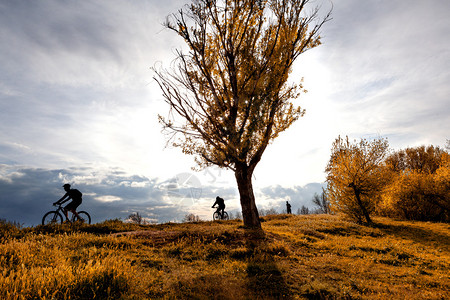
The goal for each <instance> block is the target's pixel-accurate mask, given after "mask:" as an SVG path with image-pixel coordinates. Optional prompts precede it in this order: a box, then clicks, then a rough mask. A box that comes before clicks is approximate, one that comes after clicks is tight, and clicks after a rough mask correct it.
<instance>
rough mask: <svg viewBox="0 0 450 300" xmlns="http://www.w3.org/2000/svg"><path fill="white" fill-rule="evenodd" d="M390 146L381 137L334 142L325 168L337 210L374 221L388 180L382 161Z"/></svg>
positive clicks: (357, 219) (360, 220) (330, 198)
mask: <svg viewBox="0 0 450 300" xmlns="http://www.w3.org/2000/svg"><path fill="white" fill-rule="evenodd" d="M388 147H389V144H388V142H387V140H385V139H381V138H379V139H375V140H373V141H371V142H369V141H367V140H365V139H361V141H360V142H359V143H357V142H355V143H350V142H349V140H348V137H347V138H346V139H345V140H344V139H342V138H341V137H338V138H337V139H336V140H335V141H334V143H333V147H332V149H331V158H330V161H329V162H328V165H327V168H326V170H325V171H326V173H327V183H328V188H327V194H328V197H329V200H330V202H331V203H332V207H333V208H334V209H336V210H338V211H341V212H344V213H346V214H347V215H348V216H350V217H352V218H353V219H355V220H356V221H358V222H362V220H363V218H364V219H365V220H366V222H367V223H371V222H372V220H371V218H370V214H371V213H372V212H373V211H374V210H375V208H376V203H377V202H378V201H379V199H380V197H381V193H382V190H383V187H384V186H385V185H386V182H387V177H386V172H385V169H384V168H383V165H382V163H383V161H384V159H385V157H386V155H387V154H388Z"/></svg>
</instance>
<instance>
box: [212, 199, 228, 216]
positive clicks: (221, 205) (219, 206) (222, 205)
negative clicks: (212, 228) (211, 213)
mask: <svg viewBox="0 0 450 300" xmlns="http://www.w3.org/2000/svg"><path fill="white" fill-rule="evenodd" d="M216 205H217V210H216V212H218V213H220V216H221V217H220V218H221V219H223V211H224V210H225V200H223V199H222V198H220V197H219V196H217V197H216V202H214V204H213V206H211V208H214V206H216Z"/></svg>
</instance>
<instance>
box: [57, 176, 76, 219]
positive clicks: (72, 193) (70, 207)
mask: <svg viewBox="0 0 450 300" xmlns="http://www.w3.org/2000/svg"><path fill="white" fill-rule="evenodd" d="M63 188H64V190H65V191H66V193H65V194H64V196H62V198H61V199H59V200H58V201H56V202H55V203H53V205H57V204H63V203H65V202H67V201H69V200H70V199H72V201H71V202H70V203H69V204H67V205H66V206H65V207H64V215H65V216H66V221H69V216H68V214H67V212H68V211H70V212H71V213H73V214H74V215H75V216H76V217H77V218H78V220H82V218H81V217H80V216H79V215H78V213H77V211H76V209H77V207H78V206H80V204H81V202H83V199H82V198H81V197H82V195H83V194H82V193H81V192H80V191H79V190H77V189H71V188H70V184H68V183H66V184H65V185H63ZM66 198H67V199H66Z"/></svg>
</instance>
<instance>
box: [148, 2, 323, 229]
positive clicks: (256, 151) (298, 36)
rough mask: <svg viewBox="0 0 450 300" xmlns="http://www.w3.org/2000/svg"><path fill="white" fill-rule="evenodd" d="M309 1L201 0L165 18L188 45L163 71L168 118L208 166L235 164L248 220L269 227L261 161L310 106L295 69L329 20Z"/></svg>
mask: <svg viewBox="0 0 450 300" xmlns="http://www.w3.org/2000/svg"><path fill="white" fill-rule="evenodd" d="M308 2H310V1H309V0H236V1H225V0H222V1H221V0H196V1H194V2H193V3H192V4H191V5H189V6H187V8H186V9H184V10H180V11H179V13H178V14H175V15H172V16H171V18H168V20H167V22H166V23H165V26H166V27H167V28H168V29H170V30H173V31H174V32H175V33H176V34H178V35H179V36H180V37H182V38H183V40H184V41H185V42H186V44H187V46H188V50H187V51H188V52H187V53H184V52H182V51H181V50H179V51H177V56H178V61H177V62H178V64H177V68H176V69H174V70H172V71H167V70H160V71H159V70H155V73H156V76H155V79H156V81H157V82H158V84H159V86H160V87H161V90H162V92H163V96H164V98H165V100H166V102H167V103H168V104H169V106H170V109H171V114H170V117H169V118H164V117H160V121H161V122H162V124H163V125H164V128H165V129H166V130H167V132H168V133H169V134H170V137H171V138H173V139H174V140H173V141H174V143H173V144H174V145H175V146H179V147H181V148H182V149H183V152H184V153H186V154H192V155H195V156H196V160H197V162H198V164H199V166H200V167H205V166H209V165H217V166H219V167H222V168H229V169H231V170H233V171H234V174H235V177H236V182H237V186H238V190H239V195H240V202H241V207H242V216H243V220H244V225H245V226H246V227H254V228H255V227H256V228H261V224H260V221H259V216H258V210H257V208H256V203H255V196H254V193H253V186H252V176H253V172H254V170H255V167H256V166H257V164H258V163H259V162H260V160H261V157H262V155H263V153H264V151H265V150H266V148H267V146H268V145H269V143H270V142H272V141H273V140H274V139H275V138H276V137H277V136H278V135H279V134H280V133H281V132H283V131H284V130H286V129H287V128H289V127H290V126H291V124H292V123H293V122H294V121H296V120H297V119H298V118H299V117H301V116H302V115H303V113H304V111H303V110H302V109H301V108H300V107H299V106H298V105H297V104H294V103H293V102H292V100H293V99H295V98H297V97H298V96H299V94H300V92H301V91H303V87H302V85H301V84H290V83H288V76H289V73H290V71H291V70H292V66H293V63H294V61H295V60H296V59H297V58H298V56H299V55H300V54H302V53H304V52H305V51H307V50H308V49H311V48H314V47H316V46H318V45H319V44H320V36H319V30H320V28H321V27H322V25H323V24H324V23H325V22H326V21H327V20H329V14H328V15H327V16H325V17H324V18H323V19H320V18H319V17H318V11H319V9H318V8H315V9H313V10H311V11H310V14H309V15H308V14H305V13H304V11H305V7H306V6H307V4H308ZM177 117H178V118H179V119H178V118H177ZM180 120H181V121H180ZM179 121H180V122H179Z"/></svg>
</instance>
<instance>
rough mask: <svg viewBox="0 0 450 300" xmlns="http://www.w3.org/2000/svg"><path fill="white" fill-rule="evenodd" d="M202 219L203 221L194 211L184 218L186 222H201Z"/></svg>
mask: <svg viewBox="0 0 450 300" xmlns="http://www.w3.org/2000/svg"><path fill="white" fill-rule="evenodd" d="M200 221H201V219H200V217H199V216H197V215H194V214H192V213H190V214H187V215H185V216H184V218H183V222H184V223H189V222H200Z"/></svg>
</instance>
